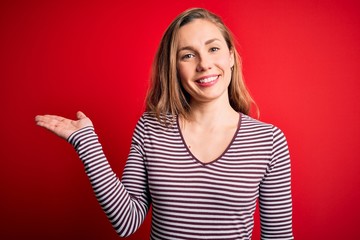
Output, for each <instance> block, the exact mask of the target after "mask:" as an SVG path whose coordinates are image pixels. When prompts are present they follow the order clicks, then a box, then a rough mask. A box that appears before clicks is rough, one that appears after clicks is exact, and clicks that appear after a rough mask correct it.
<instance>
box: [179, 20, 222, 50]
mask: <svg viewBox="0 0 360 240" xmlns="http://www.w3.org/2000/svg"><path fill="white" fill-rule="evenodd" d="M210 39H218V40H219V41H220V42H224V43H225V39H224V37H223V35H222V33H221V32H220V30H219V28H218V26H216V25H215V24H214V23H212V22H210V21H208V20H204V19H195V20H193V21H191V22H189V23H188V24H186V25H184V26H182V27H181V28H180V29H179V32H178V47H179V48H181V47H184V46H188V45H189V46H193V45H197V44H204V43H205V42H207V41H208V40H210Z"/></svg>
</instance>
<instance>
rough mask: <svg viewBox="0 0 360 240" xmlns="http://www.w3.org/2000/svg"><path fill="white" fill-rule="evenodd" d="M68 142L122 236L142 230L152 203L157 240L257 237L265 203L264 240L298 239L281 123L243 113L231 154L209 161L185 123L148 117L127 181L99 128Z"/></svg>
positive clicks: (136, 137) (136, 139)
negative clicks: (191, 142) (188, 140)
mask: <svg viewBox="0 0 360 240" xmlns="http://www.w3.org/2000/svg"><path fill="white" fill-rule="evenodd" d="M166 117H167V118H169V119H168V120H169V122H170V121H171V120H172V119H173V118H172V117H171V116H166ZM68 141H69V142H70V143H71V144H73V146H74V147H75V149H76V150H77V152H78V153H79V156H80V158H81V160H82V161H83V163H84V165H85V170H86V173H87V175H88V177H89V179H90V181H91V184H92V187H93V189H94V192H95V195H96V197H97V199H98V201H99V203H100V205H101V206H102V208H103V210H104V211H105V213H106V214H107V216H108V218H109V220H110V221H111V223H112V225H113V227H114V229H115V230H116V232H117V233H118V234H119V235H120V236H122V237H124V236H129V235H130V234H132V233H133V232H135V231H136V230H137V229H138V228H139V226H140V225H141V223H142V222H143V220H144V218H145V216H146V214H147V212H148V209H149V207H150V204H151V205H152V227H151V236H150V238H151V239H166V240H174V239H186V240H190V239H251V235H252V230H253V226H254V220H253V215H254V211H255V207H256V203H257V200H259V205H260V220H261V237H262V239H293V235H292V201H291V188H290V158H289V152H288V147H287V142H286V139H285V137H284V135H283V133H282V132H281V130H279V129H278V128H277V127H274V126H273V125H270V124H265V123H262V122H260V121H257V120H255V119H252V118H251V117H249V116H247V115H244V114H240V117H239V125H238V129H237V131H236V133H235V135H234V137H233V139H232V142H231V143H230V144H229V146H228V147H227V149H226V150H225V152H224V153H223V154H222V155H221V156H219V157H218V158H217V159H216V160H214V161H213V162H210V163H202V162H200V161H199V160H197V159H196V157H195V156H193V155H192V154H191V152H190V150H189V149H188V147H187V146H186V144H185V142H184V139H183V136H182V134H181V131H180V128H179V122H178V121H176V120H175V121H172V122H171V123H170V125H167V126H165V125H164V124H163V123H160V122H159V121H158V120H157V119H156V118H155V117H154V116H153V115H152V114H149V113H144V114H143V116H142V117H141V118H140V120H139V121H138V123H137V125H136V128H135V131H134V134H133V139H132V144H131V149H130V153H129V156H128V159H127V162H126V165H125V168H124V172H123V176H122V179H121V180H119V179H118V178H117V177H116V175H115V173H114V172H113V171H112V169H111V167H110V165H109V163H108V161H107V159H106V157H105V155H104V153H103V150H102V147H101V144H100V143H99V141H98V137H97V135H96V133H95V132H94V129H93V128H92V127H86V128H83V129H81V130H79V131H77V132H75V133H74V134H72V135H71V136H70V137H69V139H68Z"/></svg>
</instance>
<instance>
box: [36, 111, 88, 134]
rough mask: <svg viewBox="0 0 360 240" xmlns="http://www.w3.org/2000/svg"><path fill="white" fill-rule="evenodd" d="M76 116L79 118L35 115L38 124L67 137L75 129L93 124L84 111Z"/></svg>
mask: <svg viewBox="0 0 360 240" xmlns="http://www.w3.org/2000/svg"><path fill="white" fill-rule="evenodd" d="M76 116H77V120H71V119H67V118H64V117H60V116H56V115H38V116H36V117H35V122H36V124H37V125H38V126H40V127H43V128H45V129H47V130H49V131H51V132H53V133H55V134H56V135H58V136H59V137H62V138H64V139H67V138H68V137H69V136H70V135H71V134H72V133H74V132H75V131H77V130H79V129H81V128H84V127H89V126H93V124H92V122H91V120H90V119H89V118H88V117H86V116H85V114H84V113H82V112H77V114H76Z"/></svg>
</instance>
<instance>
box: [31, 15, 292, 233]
mask: <svg viewBox="0 0 360 240" xmlns="http://www.w3.org/2000/svg"><path fill="white" fill-rule="evenodd" d="M252 103H253V101H252V99H251V97H250V95H249V93H248V91H247V90H246V87H245V85H244V82H243V79H242V74H241V64H240V58H239V55H238V53H237V51H236V49H235V45H234V41H233V38H232V37H231V34H230V32H229V30H228V29H227V28H226V26H225V25H224V24H223V22H222V21H221V19H220V18H219V17H218V16H216V15H214V14H213V13H210V12H208V11H207V10H204V9H199V8H196V9H190V10H187V11H185V12H183V13H182V14H180V15H179V16H178V17H177V18H176V19H175V20H174V21H173V22H172V23H171V24H170V26H169V27H168V29H167V30H166V32H165V34H164V36H163V38H162V41H161V43H160V46H159V49H158V52H157V54H156V57H155V61H154V65H153V75H152V84H151V87H150V90H149V92H148V96H147V109H146V110H147V111H146V112H145V113H144V114H143V116H142V117H141V118H140V120H139V121H138V124H137V126H136V128H135V131H134V135H133V140H132V145H131V150H130V153H129V157H128V160H127V163H126V166H125V169H124V172H123V177H122V179H121V180H119V179H118V178H117V177H116V176H115V174H114V173H113V171H112V170H111V168H110V166H109V164H108V162H107V159H106V157H105V155H104V153H103V151H102V148H101V145H100V143H99V142H98V137H97V135H96V133H95V132H94V128H93V125H92V123H91V120H90V119H89V118H87V117H86V116H85V115H84V114H83V113H82V112H78V114H77V117H78V120H75V121H73V120H69V119H65V118H63V117H58V116H50V115H45V116H37V117H36V122H37V124H38V125H39V126H42V127H44V128H47V129H49V130H51V131H52V132H54V133H55V134H57V135H59V136H60V137H62V138H65V139H67V140H68V141H69V142H70V143H71V144H72V145H73V146H74V147H75V149H76V150H77V152H78V153H79V156H80V158H81V160H82V161H83V163H84V165H85V169H86V172H87V174H88V176H89V179H90V181H91V184H92V187H93V189H94V192H95V194H96V197H97V198H98V200H99V202H100V204H101V206H102V208H103V210H104V211H105V213H106V214H107V216H108V218H109V220H110V221H111V223H112V224H113V227H114V228H115V230H116V231H117V233H118V234H119V235H120V236H128V235H130V234H132V233H133V232H135V231H136V229H138V227H139V226H140V225H141V223H142V222H143V220H144V218H145V216H146V214H147V211H148V209H149V206H150V204H152V207H153V214H152V229H151V239H250V238H251V235H252V229H253V214H254V211H255V207H256V201H257V199H259V203H260V214H261V235H262V238H264V239H292V238H293V236H292V203H291V189H290V159H289V153H288V148H287V143H286V140H285V137H284V135H283V133H282V132H281V131H280V130H279V129H278V128H276V127H275V126H272V125H270V124H265V123H262V122H259V121H257V120H254V119H252V118H251V117H249V116H247V114H248V113H249V110H250V106H251V104H252Z"/></svg>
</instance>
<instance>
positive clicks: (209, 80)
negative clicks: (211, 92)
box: [196, 75, 219, 83]
mask: <svg viewBox="0 0 360 240" xmlns="http://www.w3.org/2000/svg"><path fill="white" fill-rule="evenodd" d="M218 77H219V75H217V76H213V77H208V78H202V79H199V80H196V82H197V83H209V82H213V81H215V80H216V79H218Z"/></svg>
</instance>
